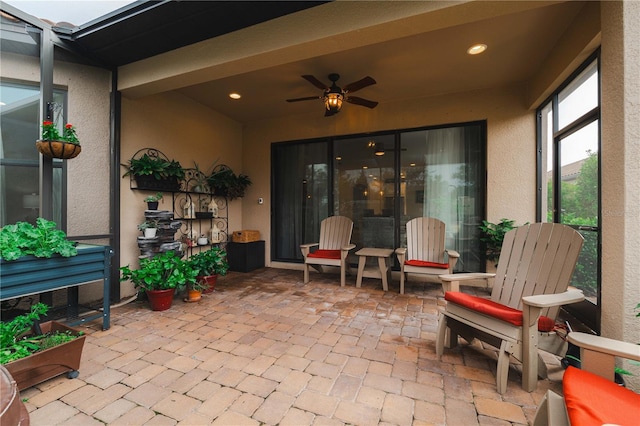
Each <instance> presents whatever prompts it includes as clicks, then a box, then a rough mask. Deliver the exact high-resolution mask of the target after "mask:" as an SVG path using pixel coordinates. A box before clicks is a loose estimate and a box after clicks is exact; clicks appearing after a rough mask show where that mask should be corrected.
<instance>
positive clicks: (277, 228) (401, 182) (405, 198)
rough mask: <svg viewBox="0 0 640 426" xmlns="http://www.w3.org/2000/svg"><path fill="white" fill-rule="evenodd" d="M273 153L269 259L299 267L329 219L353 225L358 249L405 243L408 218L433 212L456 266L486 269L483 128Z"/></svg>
mask: <svg viewBox="0 0 640 426" xmlns="http://www.w3.org/2000/svg"><path fill="white" fill-rule="evenodd" d="M272 153H273V155H272V158H273V164H272V165H273V169H272V176H273V188H274V189H273V199H274V200H275V202H274V206H275V207H274V217H273V220H272V224H273V225H272V228H273V229H272V231H273V232H272V235H273V242H272V250H273V252H272V259H273V260H274V261H284V262H301V261H302V254H301V253H300V248H299V247H300V244H302V243H310V242H316V240H317V238H318V235H319V232H320V222H321V221H322V219H324V218H326V217H328V216H331V215H342V216H347V217H349V218H351V219H352V220H353V222H354V227H353V235H352V241H353V242H354V244H356V245H357V246H358V248H361V247H380V248H396V247H401V246H404V245H406V236H405V225H406V223H407V221H408V220H410V219H412V218H414V217H419V216H433V217H437V218H439V219H440V220H442V221H444V222H445V223H446V226H447V241H446V243H447V248H452V249H455V250H458V251H459V252H460V253H461V260H460V262H459V263H458V266H457V268H456V270H458V271H478V270H484V267H485V260H484V254H483V253H482V250H481V246H480V240H479V235H478V232H479V229H478V226H479V225H480V223H481V222H482V218H483V217H484V210H485V205H484V200H485V193H486V190H485V182H484V176H485V171H486V165H485V158H486V154H485V153H486V124H485V123H484V122H478V123H468V124H464V125H453V126H442V127H437V128H435V127H434V128H423V129H411V130H397V131H390V132H379V133H372V134H366V135H355V136H340V137H334V138H330V139H323V140H314V141H300V142H289V143H279V144H274V146H273V152H272Z"/></svg>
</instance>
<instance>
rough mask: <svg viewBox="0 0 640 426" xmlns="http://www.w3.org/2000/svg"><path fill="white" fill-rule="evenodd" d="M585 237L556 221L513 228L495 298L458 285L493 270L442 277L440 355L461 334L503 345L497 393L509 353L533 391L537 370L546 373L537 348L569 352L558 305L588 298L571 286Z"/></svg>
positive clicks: (503, 381)
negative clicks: (558, 326)
mask: <svg viewBox="0 0 640 426" xmlns="http://www.w3.org/2000/svg"><path fill="white" fill-rule="evenodd" d="M583 241H584V239H583V238H582V235H580V233H578V232H577V231H576V230H574V229H572V228H570V227H569V226H566V225H561V224H558V223H535V224H531V225H523V226H520V227H518V228H516V229H514V230H511V231H509V232H508V233H507V234H506V235H505V238H504V241H503V243H502V249H501V252H500V258H499V259H498V269H497V271H496V274H495V278H494V284H493V290H492V293H491V299H484V298H480V297H475V296H471V295H469V294H464V293H461V292H459V284H460V282H463V281H465V280H472V279H479V278H480V279H486V278H489V277H492V276H494V274H452V275H441V276H440V279H441V280H442V285H443V289H444V291H445V300H447V304H446V305H445V308H444V310H443V311H442V312H441V314H440V318H439V324H438V331H437V336H436V354H437V356H438V357H439V358H440V357H441V356H442V354H443V351H444V347H445V343H446V344H447V346H448V347H453V346H455V345H456V344H457V341H458V335H460V336H462V337H463V338H464V339H465V340H467V341H468V342H471V341H472V340H473V339H474V338H477V339H480V340H482V341H483V342H486V343H489V344H490V345H492V346H494V347H496V348H499V352H498V368H497V373H496V385H497V389H498V393H504V391H505V390H506V389H507V375H508V372H509V357H510V356H513V357H514V358H515V359H517V360H519V361H521V362H522V387H523V388H524V389H525V390H526V391H528V392H531V391H533V390H534V389H535V388H536V386H537V380H538V373H539V372H540V373H541V376H543V377H544V376H546V371H545V364H544V362H542V360H539V359H538V356H539V355H538V352H537V349H543V350H545V351H547V352H551V353H555V354H556V355H559V356H560V355H563V354H564V353H565V352H566V342H565V341H564V340H562V339H561V338H560V337H558V336H557V335H556V334H555V333H554V332H553V328H554V325H555V319H556V316H557V314H558V311H559V309H560V306H561V305H565V304H568V303H575V302H579V301H581V300H583V299H584V296H583V294H582V292H581V291H579V290H567V287H568V285H569V282H570V280H571V277H572V275H573V270H574V268H575V265H576V262H577V260H578V255H579V254H580V250H581V248H582V243H583ZM447 332H448V333H449V336H448V338H447V337H446V336H447ZM445 340H446V342H445ZM539 369H540V371H539Z"/></svg>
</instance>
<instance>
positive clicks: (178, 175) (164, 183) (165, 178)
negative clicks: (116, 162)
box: [122, 149, 185, 191]
mask: <svg viewBox="0 0 640 426" xmlns="http://www.w3.org/2000/svg"><path fill="white" fill-rule="evenodd" d="M147 151H148V152H145V153H144V154H142V155H141V156H138V157H136V156H134V157H133V158H131V159H130V160H129V162H128V164H123V166H124V167H126V168H127V171H126V173H125V174H124V175H122V177H125V176H133V178H134V179H135V180H136V184H137V187H138V189H148V190H152V191H154V190H158V189H162V190H166V191H178V190H179V189H180V181H181V180H183V179H184V177H185V171H184V169H183V168H182V166H181V165H180V163H179V162H178V161H176V160H169V159H167V158H166V157H165V156H164V155H163V154H162V153H160V152H159V151H157V150H154V149H148V150H147Z"/></svg>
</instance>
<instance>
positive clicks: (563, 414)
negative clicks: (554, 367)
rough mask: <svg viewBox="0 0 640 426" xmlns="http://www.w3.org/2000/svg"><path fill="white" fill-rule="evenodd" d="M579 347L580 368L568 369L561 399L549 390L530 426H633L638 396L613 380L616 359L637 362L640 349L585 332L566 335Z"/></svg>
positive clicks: (639, 401)
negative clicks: (604, 425) (612, 425)
mask: <svg viewBox="0 0 640 426" xmlns="http://www.w3.org/2000/svg"><path fill="white" fill-rule="evenodd" d="M567 340H569V342H571V343H573V344H574V345H576V346H579V347H580V360H581V363H582V366H581V367H582V369H578V368H575V367H571V366H570V367H568V368H567V371H565V373H564V377H563V378H562V388H563V394H564V396H560V395H558V394H556V393H555V392H553V391H551V390H548V391H547V393H546V395H545V396H544V398H543V399H542V401H541V402H540V405H539V406H538V410H537V411H536V416H535V419H534V421H533V426H546V425H554V426H568V425H570V424H571V425H603V424H616V425H632V424H638V421H639V419H640V395H638V394H637V393H635V392H633V391H631V390H629V389H627V388H624V387H622V386H620V385H618V384H617V383H615V382H614V381H613V375H614V367H615V359H616V357H620V358H626V359H632V360H635V361H640V346H638V345H634V344H633V343H627V342H621V341H619V340H613V339H608V338H606V337H600V336H594V335H591V334H585V333H569V335H568V337H567Z"/></svg>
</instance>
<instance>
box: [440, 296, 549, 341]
mask: <svg viewBox="0 0 640 426" xmlns="http://www.w3.org/2000/svg"><path fill="white" fill-rule="evenodd" d="M444 299H445V300H446V301H448V302H452V303H456V304H458V305H462V306H464V307H465V308H469V309H473V310H474V311H478V312H480V313H483V314H486V315H489V316H491V317H494V318H497V319H499V320H502V321H506V322H509V323H511V324H513V325H517V326H521V325H522V311H521V310H519V309H514V308H510V307H509V306H505V305H503V304H501V303H497V302H494V301H493V300H489V299H483V298H482V297H476V296H472V295H470V294H466V293H460V292H457V291H447V292H445V294H444ZM554 326H555V323H554V321H553V320H552V319H551V318H549V317H545V316H541V317H540V318H539V319H538V330H539V331H546V332H548V331H551V330H553V327H554Z"/></svg>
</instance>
